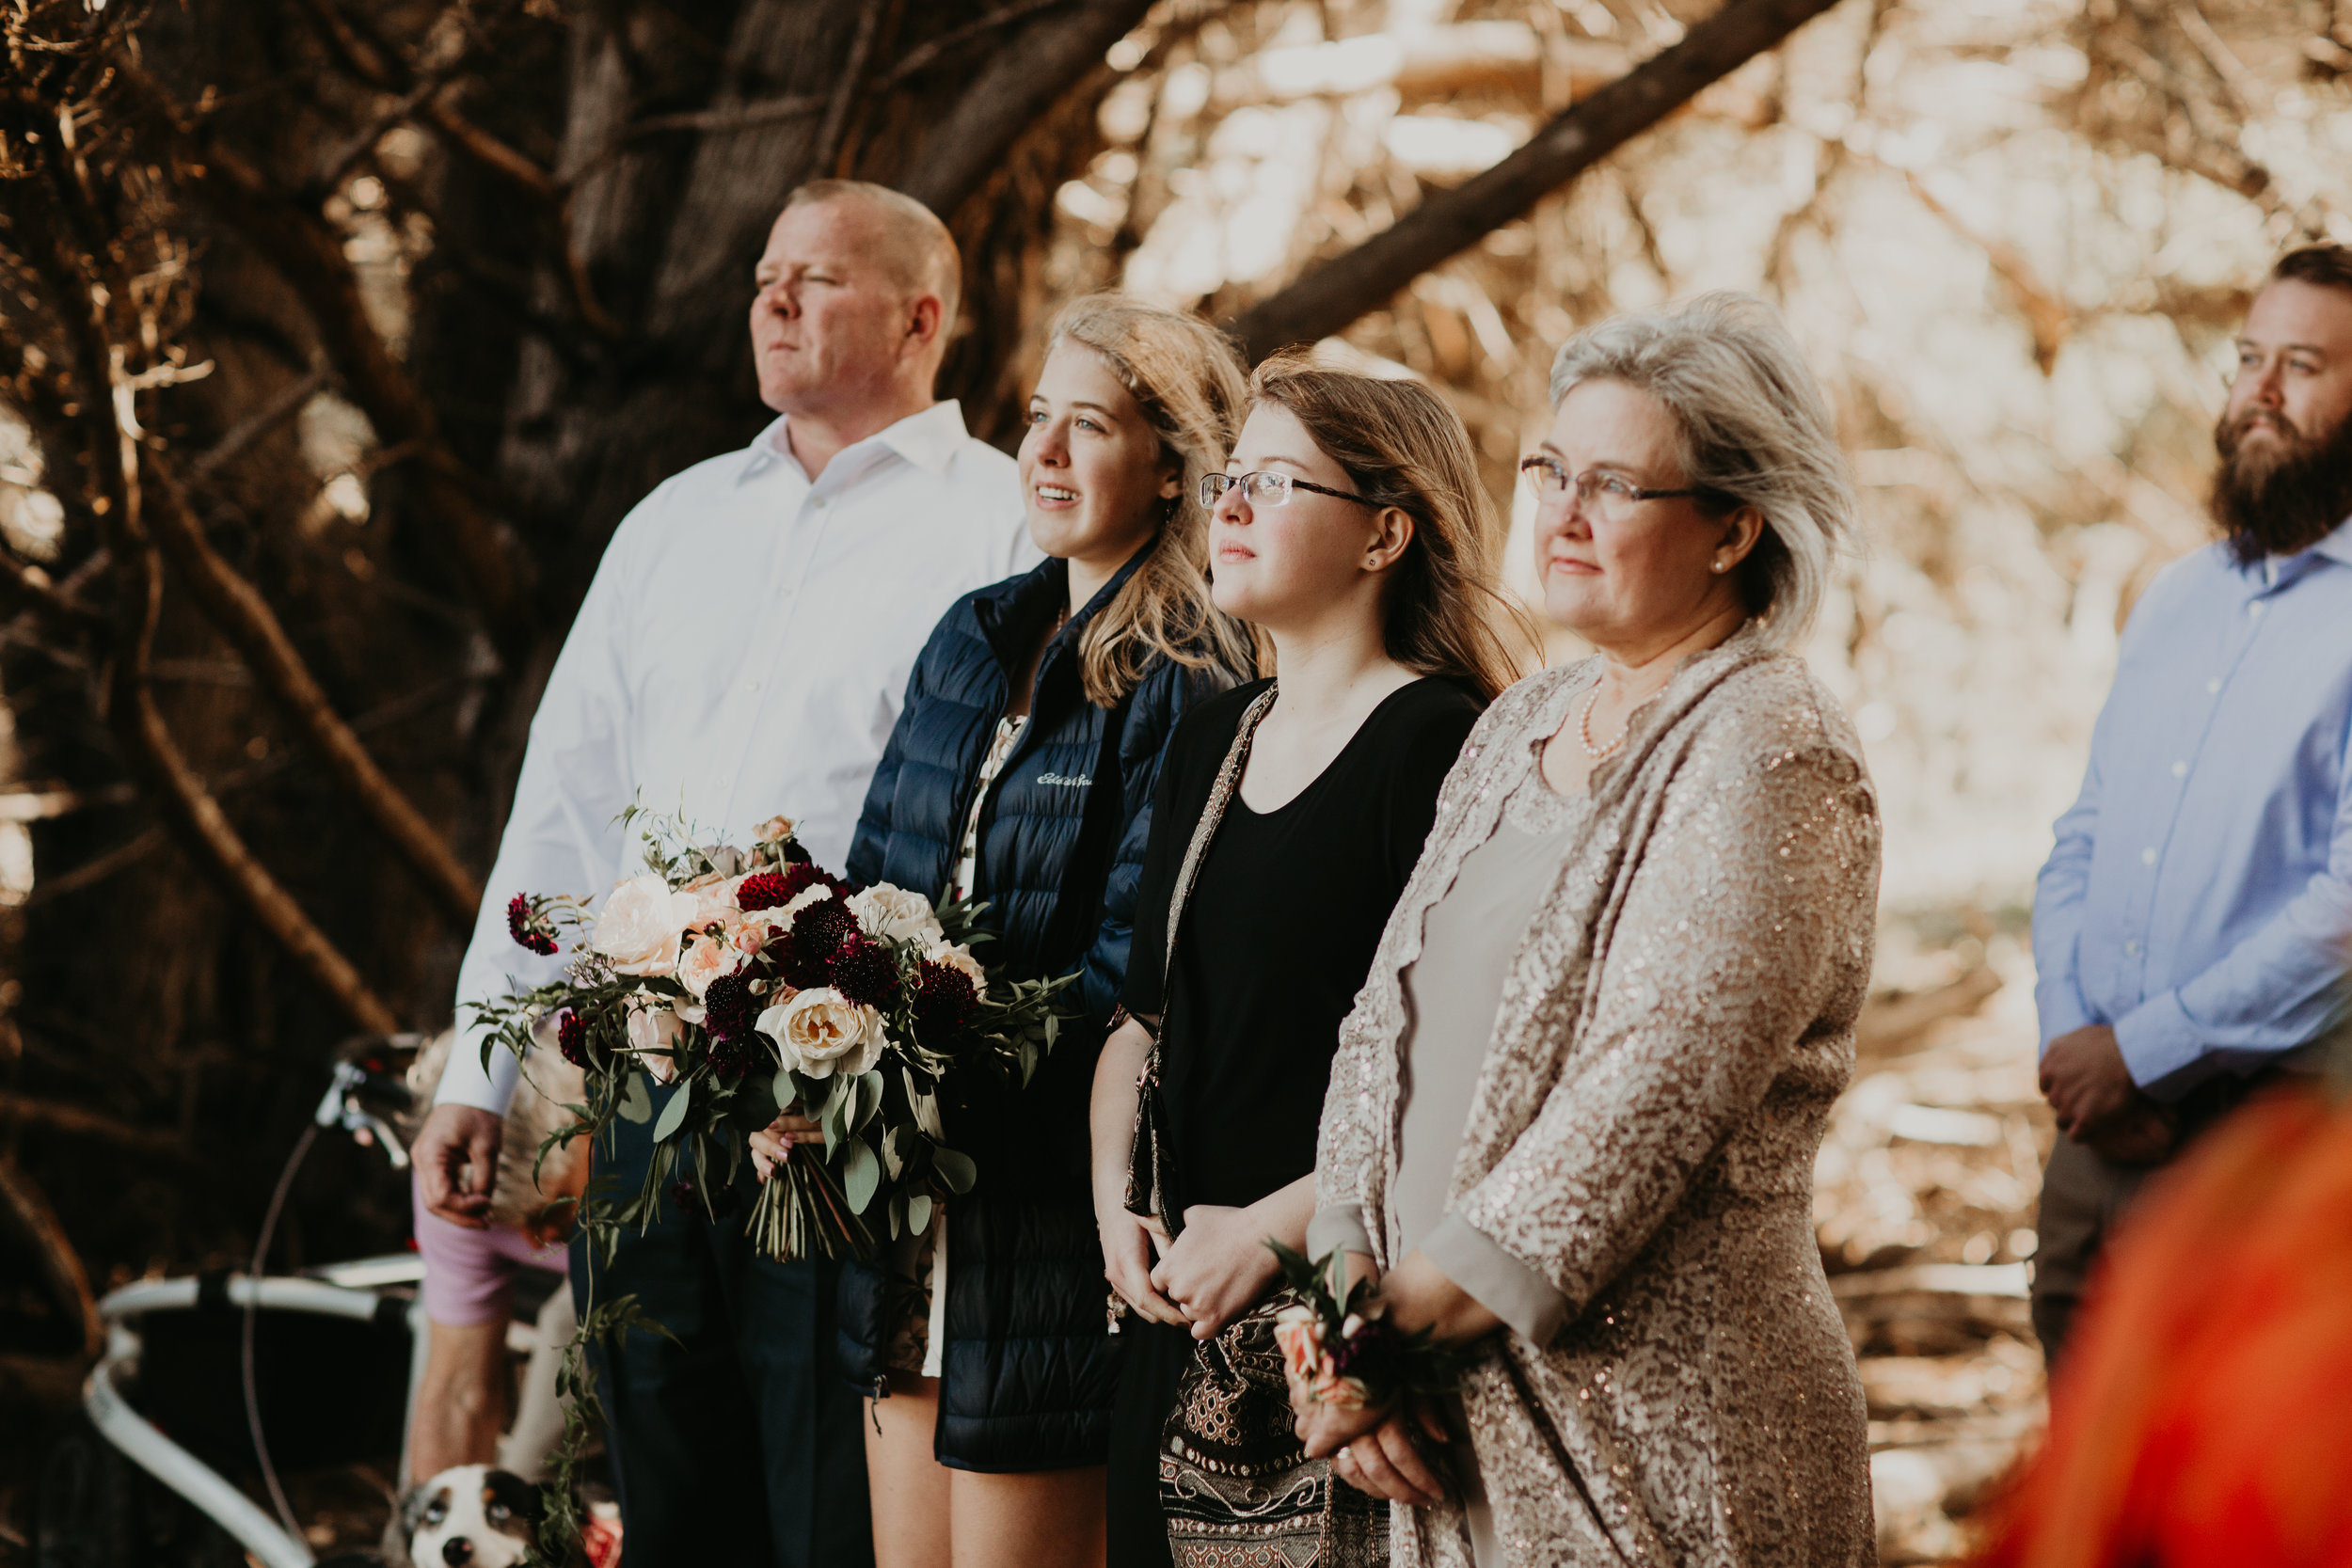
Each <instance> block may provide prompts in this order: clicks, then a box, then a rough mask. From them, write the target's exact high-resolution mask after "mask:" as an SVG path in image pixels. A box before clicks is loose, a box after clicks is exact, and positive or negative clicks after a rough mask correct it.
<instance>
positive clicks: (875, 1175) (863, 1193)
mask: <svg viewBox="0 0 2352 1568" xmlns="http://www.w3.org/2000/svg"><path fill="white" fill-rule="evenodd" d="M881 1185H882V1162H881V1161H880V1160H877V1159H875V1158H874V1150H873V1148H872V1147H871V1146H870V1145H868V1144H867V1143H866V1140H865V1139H864V1138H851V1139H850V1141H849V1146H848V1149H847V1158H846V1160H845V1161H844V1163H843V1166H842V1171H841V1196H844V1197H846V1198H848V1199H849V1200H850V1212H851V1213H853V1214H863V1213H864V1212H866V1205H867V1204H869V1203H871V1202H873V1201H874V1191H875V1189H876V1188H878V1187H880V1186H881Z"/></svg>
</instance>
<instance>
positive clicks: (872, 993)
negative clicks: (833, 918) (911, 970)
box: [825, 905, 898, 1012]
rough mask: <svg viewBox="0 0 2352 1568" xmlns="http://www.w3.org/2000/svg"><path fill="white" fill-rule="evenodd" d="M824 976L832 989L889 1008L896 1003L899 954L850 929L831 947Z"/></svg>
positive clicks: (871, 1005) (884, 1010)
mask: <svg viewBox="0 0 2352 1568" xmlns="http://www.w3.org/2000/svg"><path fill="white" fill-rule="evenodd" d="M834 907H835V908H838V907H839V906H838V905H836V906H834ZM825 977H826V978H827V979H828V980H830V981H831V982H832V984H833V989H834V990H837V991H839V992H840V993H841V994H842V995H843V996H844V997H846V998H847V999H848V1000H850V1001H851V1002H855V1003H858V1004H859V1005H861V1006H867V1007H874V1008H878V1009H880V1010H881V1011H882V1012H888V1011H889V1010H890V1009H891V1008H893V1007H896V1006H898V956H897V955H896V954H894V953H893V952H891V950H890V948H889V946H888V944H886V943H883V942H876V941H875V940H874V939H873V938H872V937H869V936H866V935H865V934H864V933H862V932H852V933H850V936H849V937H848V938H846V939H845V940H844V941H843V942H842V943H841V945H840V946H838V947H836V948H834V952H833V957H832V958H830V959H828V960H827V961H826V964H825Z"/></svg>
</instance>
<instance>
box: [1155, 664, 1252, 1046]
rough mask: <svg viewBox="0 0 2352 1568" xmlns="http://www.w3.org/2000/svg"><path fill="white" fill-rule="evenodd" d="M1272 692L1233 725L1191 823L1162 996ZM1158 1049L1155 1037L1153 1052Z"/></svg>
mask: <svg viewBox="0 0 2352 1568" xmlns="http://www.w3.org/2000/svg"><path fill="white" fill-rule="evenodd" d="M1274 693H1275V688H1273V687H1271V686H1269V687H1267V688H1266V689H1264V690H1263V691H1261V692H1259V693H1258V700H1257V701H1256V702H1253V703H1251V704H1250V705H1249V706H1248V708H1246V709H1244V710H1243V712H1242V716H1241V722H1240V723H1238V724H1236V725H1234V726H1233V743H1232V745H1231V746H1229V747H1227V748H1226V749H1225V761H1224V764H1223V765H1222V766H1221V767H1219V768H1217V770H1216V783H1215V784H1211V785H1210V786H1209V799H1208V802H1207V803H1206V804H1205V805H1203V806H1202V807H1201V808H1200V821H1198V822H1195V823H1194V824H1193V825H1192V842H1191V843H1190V844H1187V845H1185V846H1184V863H1183V864H1182V865H1181V866H1179V867H1178V868H1177V871H1176V887H1175V890H1174V892H1173V893H1172V894H1171V895H1170V896H1169V898H1168V952H1167V953H1166V955H1164V957H1163V958H1162V961H1161V969H1160V990H1161V994H1162V995H1163V996H1165V995H1166V994H1167V990H1168V976H1169V974H1171V973H1172V972H1173V969H1174V966H1175V963H1176V929H1177V927H1180V926H1182V925H1183V924H1184V905H1185V904H1186V903H1187V902H1188V901H1189V900H1190V899H1191V897H1192V883H1193V879H1194V878H1195V877H1198V876H1199V875H1200V863H1201V862H1202V861H1204V860H1206V859H1207V858H1208V854H1209V841H1210V840H1211V839H1213V838H1215V837H1216V830H1217V824H1218V823H1220V822H1223V821H1224V820H1225V808H1226V807H1227V806H1228V805H1231V804H1232V800H1233V792H1234V791H1235V790H1236V789H1239V788H1240V787H1241V775H1242V770H1243V769H1244V768H1248V766H1249V742H1250V740H1251V738H1252V737H1253V736H1256V735H1257V733H1258V721H1259V720H1261V719H1263V718H1264V717H1265V716H1266V710H1267V709H1268V708H1271V707H1272V706H1273V705H1274ZM1157 1049H1158V1041H1157V1038H1156V1037H1154V1039H1153V1050H1154V1052H1155V1053H1156V1051H1157Z"/></svg>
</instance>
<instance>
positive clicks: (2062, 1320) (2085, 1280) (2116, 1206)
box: [2033, 1054, 2306, 1370]
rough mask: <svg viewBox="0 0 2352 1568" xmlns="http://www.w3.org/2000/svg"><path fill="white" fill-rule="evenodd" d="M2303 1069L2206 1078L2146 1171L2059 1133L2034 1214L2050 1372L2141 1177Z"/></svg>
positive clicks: (2039, 1305) (2039, 1303) (2039, 1327)
mask: <svg viewBox="0 0 2352 1568" xmlns="http://www.w3.org/2000/svg"><path fill="white" fill-rule="evenodd" d="M2304 1069H2306V1064H2305V1062H2304V1061H2303V1059H2302V1058H2301V1056H2299V1055H2294V1054H2290V1055H2286V1056H2282V1057H2281V1058H2280V1062H2279V1064H2278V1065H2277V1066H2275V1067H2269V1068H2265V1069H2263V1070H2261V1071H2259V1072H2256V1073H2254V1074H2252V1075H2251V1076H2249V1077H2245V1078H2238V1077H2221V1078H2216V1079H2210V1080H2208V1081H2207V1082H2205V1083H2203V1084H2201V1085H2198V1086H2197V1087H2196V1088H2194V1089H2191V1090H2190V1091H2189V1092H2188V1093H2187V1094H2186V1095H2185V1096H2184V1097H2182V1099H2181V1100H2180V1101H2179V1102H2178V1103H2177V1104H2176V1105H2175V1106H2174V1107H2173V1108H2174V1109H2175V1110H2176V1111H2177V1112H2179V1114H2180V1117H2181V1137H2180V1141H2179V1142H2178V1143H2176V1144H2175V1145H2174V1146H2173V1148H2172V1152H2171V1154H2170V1155H2169V1157H2168V1158H2166V1159H2165V1160H2164V1161H2162V1162H2160V1163H2159V1164H2153V1165H2125V1164H2117V1163H2116V1162H2115V1161H2113V1160H2110V1159H2108V1158H2106V1156H2105V1155H2103V1154H2097V1153H2094V1152H2092V1151H2091V1150H2090V1149H2089V1148H2085V1147H2084V1146H2083V1145H2081V1144H2078V1143H2076V1142H2075V1141H2074V1139H2072V1138H2070V1137H2068V1136H2067V1135H2066V1134H2065V1133H2063V1132H2060V1133H2059V1134H2058V1142H2057V1143H2056V1144H2054V1145H2052V1146H2051V1148H2050V1161H2049V1164H2047V1165H2045V1166H2043V1167H2042V1211H2041V1214H2040V1217H2039V1218H2038V1219H2037V1220H2036V1221H2035V1228H2036V1230H2037V1232H2038V1239H2037V1243H2036V1245H2035V1248H2034V1255H2033V1331H2034V1333H2035V1334H2036V1335H2037V1336H2038V1337H2039V1338H2041V1340H2042V1362H2043V1364H2044V1365H2045V1366H2047V1367H2049V1368H2051V1369H2052V1370H2056V1369H2057V1367H2058V1358H2059V1356H2060V1355H2061V1354H2063V1352H2064V1351H2065V1348H2066V1338H2067V1336H2068V1335H2069V1334H2070V1333H2072V1332H2073V1331H2074V1313H2075V1310H2076V1309H2077V1308H2078V1307H2080V1306H2081V1305H2082V1299H2083V1291H2084V1289H2085V1287H2086V1286H2088V1285H2089V1284H2090V1276H2091V1275H2092V1273H2093V1271H2094V1270H2095V1269H2096V1267H2097V1265H2098V1261H2099V1253H2100V1250H2101V1249H2102V1248H2103V1247H2105V1246H2106V1240H2107V1236H2108V1233H2109V1232H2111V1231H2112V1230H2113V1229H2114V1228H2115V1227H2116V1223H2117V1222H2118V1221H2119V1220H2121V1219H2122V1217H2123V1215H2124V1214H2125V1213H2126V1212H2128V1211H2129V1210H2130V1209H2131V1207H2132V1205H2133V1203H2134V1202H2135V1201H2137V1198H2138V1196H2139V1192H2140V1189H2141V1188H2142V1187H2144V1186H2145V1185H2147V1182H2148V1179H2149V1178H2150V1177H2152V1176H2153V1175H2155V1174H2156V1173H2157V1172H2158V1171H2161V1170H2163V1169H2165V1168H2166V1167H2167V1166H2169V1165H2170V1164H2172V1163H2173V1162H2174V1161H2176V1160H2178V1159H2179V1158H2180V1157H2181V1155H2182V1154H2183V1153H2184V1152H2185V1151H2186V1150H2187V1148H2189V1146H2190V1145H2191V1144H2192V1143H2194V1142H2195V1141H2196V1140H2197V1139H2199V1138H2201V1137H2202V1136H2203V1135H2204V1134H2205V1133H2206V1132H2210V1131H2211V1130H2212V1129H2213V1127H2214V1125H2215V1124H2216V1123H2217V1122H2218V1121H2220V1120H2221V1119H2222V1118H2223V1117H2226V1116H2228V1115H2229V1114H2230V1113H2231V1112H2232V1111H2234V1110H2236V1109H2237V1108H2238V1107H2239V1106H2240V1105H2243V1104H2244V1103H2246V1101H2247V1100H2248V1099H2249V1098H2250V1097H2251V1096H2253V1095H2256V1094H2259V1093H2261V1092H2262V1091H2263V1090H2265V1089H2266V1088H2270V1087H2272V1086H2274V1085H2279V1084H2280V1083H2283V1082H2289V1081H2293V1080H2294V1079H2295V1078H2296V1074H2297V1072H2298V1071H2301V1070H2304Z"/></svg>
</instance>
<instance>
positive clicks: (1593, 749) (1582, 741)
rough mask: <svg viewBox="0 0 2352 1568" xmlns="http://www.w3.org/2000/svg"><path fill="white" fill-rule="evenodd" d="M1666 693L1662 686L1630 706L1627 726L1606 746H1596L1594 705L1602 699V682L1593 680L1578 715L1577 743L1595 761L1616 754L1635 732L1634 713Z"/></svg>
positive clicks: (1626, 721)
mask: <svg viewBox="0 0 2352 1568" xmlns="http://www.w3.org/2000/svg"><path fill="white" fill-rule="evenodd" d="M1665 694H1666V689H1665V688H1664V687H1662V686H1661V687H1660V688H1659V689H1657V690H1655V691H1653V692H1651V693H1650V694H1649V695H1648V696H1646V697H1645V698H1643V699H1642V700H1641V701H1640V702H1638V703H1636V704H1634V705H1632V706H1631V707H1630V708H1628V709H1627V710H1626V715H1625V728H1623V729H1621V730H1619V731H1618V732H1617V738H1616V739H1614V740H1613V741H1611V742H1610V743H1609V744H1608V745H1606V746H1596V745H1594V744H1593V705H1595V704H1596V703H1597V702H1599V701H1600V682H1599V681H1598V680H1595V681H1594V682H1593V689H1591V690H1590V691H1587V692H1586V693H1584V709H1583V711H1582V712H1581V713H1580V714H1579V715H1578V716H1577V721H1576V740H1577V744H1578V745H1580V746H1581V747H1583V748H1584V754H1585V755H1586V756H1588V757H1590V758H1592V759H1593V760H1594V761H1595V762H1600V761H1603V760H1605V759H1607V758H1609V757H1613V756H1615V755H1616V754H1617V752H1619V751H1620V750H1621V749H1623V747H1624V746H1625V737H1626V736H1629V735H1631V734H1632V733H1633V718H1634V715H1636V714H1638V713H1640V712H1641V711H1642V710H1643V709H1644V708H1645V707H1647V706H1649V705H1650V704H1652V703H1654V702H1656V701H1658V699H1659V698H1661V697H1662V696H1664V695H1665Z"/></svg>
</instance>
